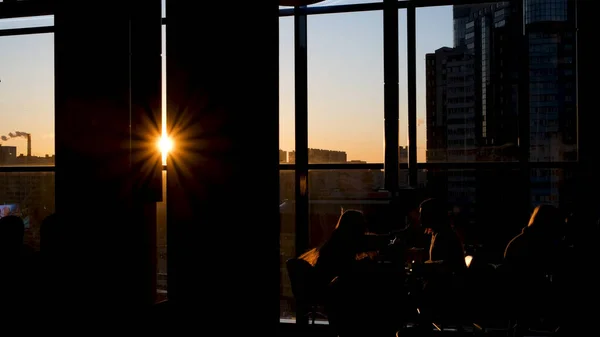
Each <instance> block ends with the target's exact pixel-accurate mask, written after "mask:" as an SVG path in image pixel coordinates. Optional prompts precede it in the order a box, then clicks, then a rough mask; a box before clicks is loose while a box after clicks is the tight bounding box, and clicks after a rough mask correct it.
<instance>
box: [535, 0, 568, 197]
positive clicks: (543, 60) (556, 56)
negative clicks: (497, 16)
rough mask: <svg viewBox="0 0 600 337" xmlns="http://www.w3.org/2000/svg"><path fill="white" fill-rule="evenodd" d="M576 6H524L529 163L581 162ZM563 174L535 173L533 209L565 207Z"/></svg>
mask: <svg viewBox="0 0 600 337" xmlns="http://www.w3.org/2000/svg"><path fill="white" fill-rule="evenodd" d="M576 5H577V2H576V1H567V0H525V1H524V15H525V35H526V39H527V42H528V48H529V49H528V53H529V59H528V69H529V73H528V74H527V75H528V81H527V82H528V85H529V88H528V90H529V130H530V132H529V145H530V147H529V160H530V161H534V162H555V161H573V160H576V159H577V115H576V99H575V97H576V83H577V82H576V66H575V62H576V48H577V41H576V34H575V32H576V27H577V22H576V15H575V13H576ZM564 173H565V171H564V170H556V169H554V170H552V169H537V168H536V169H534V170H532V176H531V184H532V188H531V201H532V203H533V204H534V205H535V204H539V203H552V204H555V205H558V204H560V203H561V201H565V202H566V200H565V199H567V198H568V197H569V196H568V195H567V194H566V193H565V194H561V193H560V185H563V184H564V182H565V181H566V180H567V179H568V178H569V177H568V174H566V175H564ZM561 183H562V184H561ZM559 196H560V197H561V199H563V200H559V198H558V197H559Z"/></svg>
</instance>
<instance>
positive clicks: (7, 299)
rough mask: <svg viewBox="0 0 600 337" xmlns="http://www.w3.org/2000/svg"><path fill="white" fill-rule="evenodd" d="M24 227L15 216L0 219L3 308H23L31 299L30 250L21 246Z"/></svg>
mask: <svg viewBox="0 0 600 337" xmlns="http://www.w3.org/2000/svg"><path fill="white" fill-rule="evenodd" d="M24 235H25V225H24V223H23V220H22V219H21V218H19V217H18V216H15V215H8V216H5V217H2V218H0V268H1V269H0V270H1V271H2V277H1V278H0V289H3V296H2V302H0V303H1V304H0V305H2V306H4V307H11V308H14V309H16V308H23V307H26V306H27V305H28V303H29V302H30V300H31V298H30V296H28V295H29V293H28V290H29V288H30V285H31V284H30V282H31V277H30V276H31V275H29V273H30V271H31V264H30V262H31V260H30V259H31V254H30V249H28V247H26V246H24V245H23V237H24Z"/></svg>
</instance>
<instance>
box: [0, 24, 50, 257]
mask: <svg viewBox="0 0 600 337" xmlns="http://www.w3.org/2000/svg"><path fill="white" fill-rule="evenodd" d="M53 25H54V18H53V16H44V17H27V18H17V19H12V18H11V19H2V20H0V114H1V116H2V119H3V122H2V127H1V130H0V211H1V212H0V217H3V216H6V215H9V214H11V215H17V216H20V217H21V218H22V219H23V222H24V224H25V239H24V242H25V244H27V245H28V246H30V247H31V248H33V249H34V250H37V249H39V230H40V225H41V223H42V221H43V220H44V218H46V217H47V216H48V215H50V214H52V213H53V212H54V183H55V180H54V163H55V161H54V159H55V155H54V154H55V153H54V34H53V33H51V28H52V26H53ZM33 27H40V28H41V30H44V29H46V28H48V31H49V32H48V33H39V34H19V35H12V34H13V32H16V31H18V30H20V29H29V28H33ZM21 33H22V31H21Z"/></svg>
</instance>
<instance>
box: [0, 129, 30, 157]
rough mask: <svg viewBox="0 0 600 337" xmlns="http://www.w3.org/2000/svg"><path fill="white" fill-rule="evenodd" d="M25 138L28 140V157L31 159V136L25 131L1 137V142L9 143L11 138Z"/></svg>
mask: <svg viewBox="0 0 600 337" xmlns="http://www.w3.org/2000/svg"><path fill="white" fill-rule="evenodd" d="M19 137H23V138H26V139H27V157H31V134H30V133H27V132H23V131H15V132H11V133H9V134H8V136H0V140H3V141H7V140H9V139H11V138H19Z"/></svg>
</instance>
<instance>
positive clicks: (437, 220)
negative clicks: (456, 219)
mask: <svg viewBox="0 0 600 337" xmlns="http://www.w3.org/2000/svg"><path fill="white" fill-rule="evenodd" d="M419 213H420V216H419V219H420V222H421V226H423V227H424V228H426V229H431V230H432V231H434V232H437V231H439V230H441V229H444V228H447V227H450V218H449V217H448V205H447V204H446V203H445V202H443V201H442V200H440V199H437V198H430V199H426V200H425V201H423V202H422V203H421V205H420V207H419Z"/></svg>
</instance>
